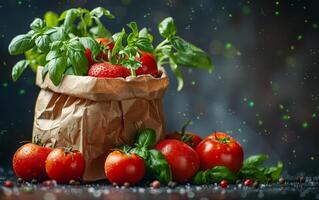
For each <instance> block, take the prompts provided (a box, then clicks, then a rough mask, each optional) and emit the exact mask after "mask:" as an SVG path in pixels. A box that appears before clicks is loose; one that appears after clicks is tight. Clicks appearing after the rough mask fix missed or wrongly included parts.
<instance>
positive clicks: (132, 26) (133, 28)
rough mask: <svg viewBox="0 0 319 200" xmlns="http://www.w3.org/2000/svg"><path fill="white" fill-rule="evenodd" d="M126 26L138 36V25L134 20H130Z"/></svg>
mask: <svg viewBox="0 0 319 200" xmlns="http://www.w3.org/2000/svg"><path fill="white" fill-rule="evenodd" d="M127 26H128V27H129V28H130V29H131V30H132V33H133V34H134V35H135V36H137V37H138V27H137V23H136V22H130V23H129V24H127Z"/></svg>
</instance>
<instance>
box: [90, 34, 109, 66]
mask: <svg viewBox="0 0 319 200" xmlns="http://www.w3.org/2000/svg"><path fill="white" fill-rule="evenodd" d="M95 40H96V41H97V42H98V43H99V45H100V46H101V52H100V53H99V54H98V55H97V57H96V59H98V60H99V59H101V58H102V56H103V59H104V60H105V61H107V60H108V57H107V56H108V53H107V52H108V51H112V49H113V48H114V43H113V42H112V41H110V40H109V39H107V38H96V39H95ZM85 57H86V59H87V60H88V61H89V65H90V66H91V65H93V64H94V63H95V62H94V60H93V58H92V52H91V50H90V49H89V48H86V49H85Z"/></svg>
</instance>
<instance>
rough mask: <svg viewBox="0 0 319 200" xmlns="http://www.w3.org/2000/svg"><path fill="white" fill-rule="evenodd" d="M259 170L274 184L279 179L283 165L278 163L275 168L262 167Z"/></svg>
mask: <svg viewBox="0 0 319 200" xmlns="http://www.w3.org/2000/svg"><path fill="white" fill-rule="evenodd" d="M261 170H262V171H263V173H264V174H265V175H266V176H267V177H269V178H270V180H271V181H272V182H275V181H278V179H279V178H280V177H281V174H282V170H283V164H282V162H281V161H279V162H278V164H277V166H276V167H264V168H261Z"/></svg>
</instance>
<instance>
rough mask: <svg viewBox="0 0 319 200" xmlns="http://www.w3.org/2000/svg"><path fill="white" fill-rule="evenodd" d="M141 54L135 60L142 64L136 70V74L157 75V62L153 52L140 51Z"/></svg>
mask: <svg viewBox="0 0 319 200" xmlns="http://www.w3.org/2000/svg"><path fill="white" fill-rule="evenodd" d="M141 53H142V55H141V56H140V57H137V60H138V61H140V62H141V63H142V66H141V67H139V68H138V69H137V70H136V75H137V76H138V75H142V74H150V75H152V76H157V75H158V74H159V72H158V69H157V63H156V60H155V58H154V56H153V54H151V53H148V52H145V51H141Z"/></svg>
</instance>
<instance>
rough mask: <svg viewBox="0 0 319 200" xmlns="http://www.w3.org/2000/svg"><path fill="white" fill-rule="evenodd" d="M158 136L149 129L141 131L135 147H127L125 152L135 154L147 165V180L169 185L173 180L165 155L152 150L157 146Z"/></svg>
mask: <svg viewBox="0 0 319 200" xmlns="http://www.w3.org/2000/svg"><path fill="white" fill-rule="evenodd" d="M155 142H156V134H155V131H154V130H153V129H150V128H147V129H144V130H142V131H140V132H139V133H138V135H137V140H136V143H135V147H133V148H131V147H128V146H127V145H126V146H124V150H125V151H127V152H129V153H135V154H137V155H139V156H140V157H142V158H143V159H144V161H145V165H146V179H148V180H153V179H157V180H159V181H160V182H161V183H164V184H167V183H168V182H169V181H171V180H172V173H171V169H170V167H169V164H168V162H167V161H166V159H165V157H164V155H163V154H162V153H161V152H160V151H158V150H155V149H150V148H151V147H153V146H154V145H155Z"/></svg>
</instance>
